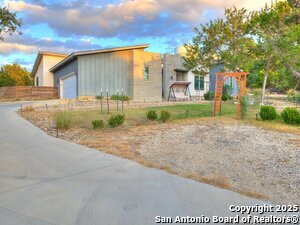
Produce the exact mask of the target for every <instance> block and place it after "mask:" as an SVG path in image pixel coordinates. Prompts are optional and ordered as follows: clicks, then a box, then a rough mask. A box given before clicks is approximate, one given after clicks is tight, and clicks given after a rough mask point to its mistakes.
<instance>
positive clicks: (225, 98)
mask: <svg viewBox="0 0 300 225" xmlns="http://www.w3.org/2000/svg"><path fill="white" fill-rule="evenodd" d="M228 99H229V97H228V95H227V94H226V93H223V94H222V101H224V102H226V101H227V100H228Z"/></svg>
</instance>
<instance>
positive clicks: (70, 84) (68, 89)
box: [62, 75, 77, 98]
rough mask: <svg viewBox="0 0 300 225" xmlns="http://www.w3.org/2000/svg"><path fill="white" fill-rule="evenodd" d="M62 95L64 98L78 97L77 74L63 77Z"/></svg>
mask: <svg viewBox="0 0 300 225" xmlns="http://www.w3.org/2000/svg"><path fill="white" fill-rule="evenodd" d="M62 89H63V91H62V93H63V94H62V96H63V98H76V97H77V79H76V75H72V76H69V77H66V78H65V79H62Z"/></svg>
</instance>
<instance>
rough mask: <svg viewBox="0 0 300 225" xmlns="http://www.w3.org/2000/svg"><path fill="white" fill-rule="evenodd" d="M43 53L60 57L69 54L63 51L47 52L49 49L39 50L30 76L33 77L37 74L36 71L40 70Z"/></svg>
mask: <svg viewBox="0 0 300 225" xmlns="http://www.w3.org/2000/svg"><path fill="white" fill-rule="evenodd" d="M43 55H49V56H60V57H64V58H65V57H67V56H68V55H67V54H62V53H58V52H47V51H39V52H38V55H37V57H36V59H35V61H34V64H33V68H32V71H31V74H30V76H31V77H34V76H35V74H36V71H37V70H38V68H39V64H40V62H41V60H42V58H43Z"/></svg>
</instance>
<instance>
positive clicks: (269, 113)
mask: <svg viewBox="0 0 300 225" xmlns="http://www.w3.org/2000/svg"><path fill="white" fill-rule="evenodd" d="M259 115H260V117H261V119H262V120H275V119H276V117H277V113H276V109H275V108H274V107H273V106H262V107H261V108H260V112H259Z"/></svg>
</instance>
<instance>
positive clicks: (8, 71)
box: [0, 63, 33, 86]
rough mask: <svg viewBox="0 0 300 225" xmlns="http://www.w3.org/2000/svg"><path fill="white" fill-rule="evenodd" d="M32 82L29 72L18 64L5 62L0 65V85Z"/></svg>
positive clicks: (27, 84)
mask: <svg viewBox="0 0 300 225" xmlns="http://www.w3.org/2000/svg"><path fill="white" fill-rule="evenodd" d="M32 84H33V81H32V78H31V77H30V73H29V72H28V71H27V69H26V68H22V67H21V66H20V65H19V64H17V63H14V64H12V65H9V64H7V65H3V66H2V67H1V70H0V86H30V85H32Z"/></svg>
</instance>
